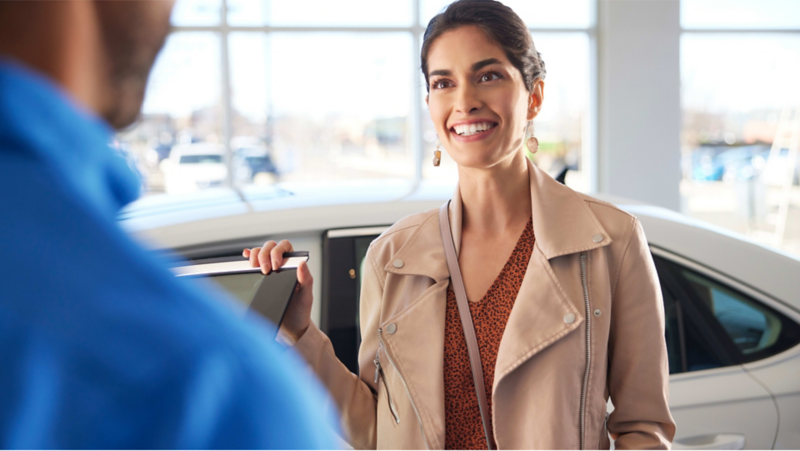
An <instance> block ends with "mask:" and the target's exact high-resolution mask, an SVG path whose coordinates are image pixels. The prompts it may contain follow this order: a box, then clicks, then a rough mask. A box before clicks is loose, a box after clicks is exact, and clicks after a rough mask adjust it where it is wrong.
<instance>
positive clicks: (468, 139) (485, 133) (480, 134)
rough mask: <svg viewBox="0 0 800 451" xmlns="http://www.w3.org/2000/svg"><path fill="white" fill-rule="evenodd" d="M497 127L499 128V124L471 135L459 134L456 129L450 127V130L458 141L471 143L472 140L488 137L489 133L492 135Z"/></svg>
mask: <svg viewBox="0 0 800 451" xmlns="http://www.w3.org/2000/svg"><path fill="white" fill-rule="evenodd" d="M496 129H497V125H495V126H494V127H492V128H490V129H488V130H484V131H482V132H477V133H475V134H473V135H469V136H463V135H459V134H458V133H456V131H455V130H454V129H453V128H450V129H449V132H450V135H451V136H453V139H455V140H456V141H458V142H462V143H471V142H475V141H480V140H482V139H486V138H488V137H489V135H491V134H492V133H493V132H494V131H495V130H496Z"/></svg>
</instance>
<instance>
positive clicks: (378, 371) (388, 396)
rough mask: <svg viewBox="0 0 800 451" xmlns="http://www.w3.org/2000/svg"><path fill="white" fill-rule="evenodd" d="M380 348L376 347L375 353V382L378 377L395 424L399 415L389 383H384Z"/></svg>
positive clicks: (384, 377)
mask: <svg viewBox="0 0 800 451" xmlns="http://www.w3.org/2000/svg"><path fill="white" fill-rule="evenodd" d="M380 356H381V350H380V348H378V352H377V353H375V360H373V363H375V383H376V384H377V383H378V379H380V380H381V382H383V388H384V390H386V399H387V400H388V401H389V411H391V412H392V416H393V417H394V422H395V424H400V416H399V415H398V414H397V407H395V405H394V401H392V395H391V393H389V384H387V383H386V376H385V375H384V374H383V367H381V358H380Z"/></svg>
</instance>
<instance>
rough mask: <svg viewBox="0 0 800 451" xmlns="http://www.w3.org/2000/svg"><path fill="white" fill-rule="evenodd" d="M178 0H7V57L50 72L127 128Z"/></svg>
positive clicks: (2, 46) (2, 35) (0, 7)
mask: <svg viewBox="0 0 800 451" xmlns="http://www.w3.org/2000/svg"><path fill="white" fill-rule="evenodd" d="M173 3H174V1H173V0H113V1H112V0H92V1H59V0H54V1H53V0H49V1H35V2H32V1H27V0H22V1H14V0H12V1H0V56H4V57H10V58H12V59H15V60H17V61H18V62H21V63H22V64H25V65H27V66H29V67H31V68H33V69H35V70H38V71H40V72H42V73H44V74H45V75H47V76H49V77H50V78H52V79H54V80H55V81H56V82H57V83H59V84H60V85H62V87H63V88H64V89H65V90H66V91H67V92H69V93H70V94H72V96H73V97H75V98H76V99H77V100H78V101H80V102H81V103H83V104H84V106H86V107H88V108H89V109H91V110H93V111H94V112H95V113H97V114H98V115H99V116H101V117H103V118H104V119H106V120H107V121H108V123H109V124H111V125H112V126H113V127H115V128H118V129H119V128H123V127H125V126H127V125H130V124H131V123H132V122H133V121H135V120H136V118H137V116H138V115H139V111H140V109H141V106H142V102H143V100H144V90H145V87H146V86H147V77H148V75H149V73H150V69H151V68H152V66H153V63H154V62H155V58H156V56H157V54H158V51H159V50H160V49H161V47H162V45H163V44H164V40H165V39H166V36H167V34H168V33H169V27H170V24H169V18H170V12H171V10H172V6H173Z"/></svg>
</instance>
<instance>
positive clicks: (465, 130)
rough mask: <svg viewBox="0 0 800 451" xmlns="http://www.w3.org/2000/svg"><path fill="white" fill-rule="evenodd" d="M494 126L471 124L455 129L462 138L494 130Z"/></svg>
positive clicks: (486, 123)
mask: <svg viewBox="0 0 800 451" xmlns="http://www.w3.org/2000/svg"><path fill="white" fill-rule="evenodd" d="M493 127H494V124H491V123H489V122H480V123H477V124H469V125H456V126H455V127H453V129H454V130H455V131H456V133H458V134H459V135H461V136H472V135H474V134H476V133H480V132H482V131H485V130H489V129H490V128H493Z"/></svg>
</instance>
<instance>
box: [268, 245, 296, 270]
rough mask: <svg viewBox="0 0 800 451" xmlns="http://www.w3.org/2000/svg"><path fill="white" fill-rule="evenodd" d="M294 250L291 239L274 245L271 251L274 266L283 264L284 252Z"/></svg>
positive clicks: (278, 266) (276, 267) (277, 266)
mask: <svg viewBox="0 0 800 451" xmlns="http://www.w3.org/2000/svg"><path fill="white" fill-rule="evenodd" d="M293 250H294V249H293V248H292V243H290V242H289V240H283V241H281V242H280V243H278V245H277V246H275V247H273V248H272V250H271V251H270V253H269V254H270V260H271V263H272V267H273V268H275V269H278V268H280V267H281V266H283V254H284V253H286V252H292V251H293Z"/></svg>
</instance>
